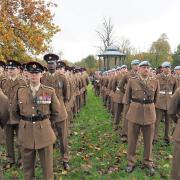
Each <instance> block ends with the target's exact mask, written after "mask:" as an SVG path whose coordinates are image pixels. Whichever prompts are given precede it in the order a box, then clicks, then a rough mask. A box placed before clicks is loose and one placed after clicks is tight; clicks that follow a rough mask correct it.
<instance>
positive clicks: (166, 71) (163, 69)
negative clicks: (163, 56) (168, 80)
mask: <svg viewBox="0 0 180 180" xmlns="http://www.w3.org/2000/svg"><path fill="white" fill-rule="evenodd" d="M162 71H163V73H164V74H170V73H171V69H170V68H169V67H165V68H162Z"/></svg>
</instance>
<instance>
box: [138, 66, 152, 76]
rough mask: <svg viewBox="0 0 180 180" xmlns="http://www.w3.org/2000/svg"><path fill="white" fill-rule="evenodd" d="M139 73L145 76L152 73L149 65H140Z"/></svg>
mask: <svg viewBox="0 0 180 180" xmlns="http://www.w3.org/2000/svg"><path fill="white" fill-rule="evenodd" d="M139 73H140V74H141V75H143V76H148V75H149V74H150V69H149V66H141V67H139Z"/></svg>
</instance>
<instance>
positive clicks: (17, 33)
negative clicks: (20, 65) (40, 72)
mask: <svg viewBox="0 0 180 180" xmlns="http://www.w3.org/2000/svg"><path fill="white" fill-rule="evenodd" d="M0 5H1V8H0V9H1V10H0V30H1V31H0V58H1V59H7V58H13V59H16V60H18V61H20V62H21V61H27V60H29V59H32V57H33V56H36V55H39V54H42V53H44V52H45V51H47V50H48V47H49V43H50V42H51V38H52V37H53V36H54V34H56V33H57V32H58V31H60V29H59V27H58V26H56V25H55V24H54V23H53V17H54V15H53V14H52V12H51V8H52V7H56V4H55V3H52V2H50V3H46V2H45V1H39V0H16V1H14V0H8V1H5V0H0Z"/></svg>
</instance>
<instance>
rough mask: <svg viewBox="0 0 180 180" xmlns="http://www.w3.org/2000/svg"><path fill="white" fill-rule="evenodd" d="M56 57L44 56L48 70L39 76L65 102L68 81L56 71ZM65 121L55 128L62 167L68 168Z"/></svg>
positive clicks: (60, 100) (62, 64) (60, 63)
mask: <svg viewBox="0 0 180 180" xmlns="http://www.w3.org/2000/svg"><path fill="white" fill-rule="evenodd" d="M58 59H59V57H58V56H57V55H56V54H46V55H45V56H44V60H45V61H46V62H47V67H48V72H46V73H45V74H44V75H43V77H42V78H41V83H42V84H43V85H46V86H49V87H52V88H54V89H55V92H56V95H57V97H58V100H59V102H60V104H66V102H67V101H68V100H69V98H70V97H69V96H70V94H69V93H70V92H69V91H70V89H69V83H68V81H67V78H66V77H65V75H64V74H63V73H61V71H60V70H59V71H60V72H57V71H56V67H57V60H58ZM59 65H61V68H64V67H65V63H63V62H62V61H61V62H59ZM59 65H58V67H59ZM67 121H68V119H66V120H65V123H64V124H63V123H61V125H62V127H61V129H58V128H56V130H57V134H58V138H59V142H60V151H61V155H62V161H63V166H64V169H69V163H68V161H69V156H68V140H67V135H68V134H67V133H68V131H67ZM59 130H60V131H59Z"/></svg>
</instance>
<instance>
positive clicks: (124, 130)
mask: <svg viewBox="0 0 180 180" xmlns="http://www.w3.org/2000/svg"><path fill="white" fill-rule="evenodd" d="M128 110H129V105H127V104H124V106H123V127H122V132H121V136H125V137H127V136H128V120H127V119H126V114H127V112H128Z"/></svg>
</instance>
